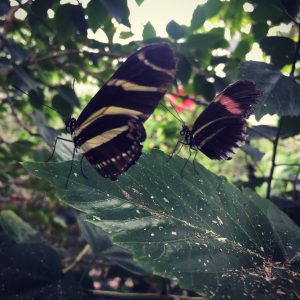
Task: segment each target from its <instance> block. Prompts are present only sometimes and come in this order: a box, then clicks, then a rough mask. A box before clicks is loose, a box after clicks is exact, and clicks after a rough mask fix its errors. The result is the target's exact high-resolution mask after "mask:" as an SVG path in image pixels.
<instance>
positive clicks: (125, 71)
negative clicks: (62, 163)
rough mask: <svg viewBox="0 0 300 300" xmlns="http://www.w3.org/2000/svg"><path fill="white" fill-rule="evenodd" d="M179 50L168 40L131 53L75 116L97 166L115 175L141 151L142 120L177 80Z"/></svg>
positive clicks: (80, 138) (77, 136)
mask: <svg viewBox="0 0 300 300" xmlns="http://www.w3.org/2000/svg"><path fill="white" fill-rule="evenodd" d="M175 72H176V61H175V56H174V53H173V51H172V49H171V48H170V46H169V45H168V44H166V43H160V44H152V45H149V46H146V47H144V48H142V49H140V50H139V51H137V52H136V53H134V54H133V55H131V56H130V57H129V58H128V59H127V60H126V61H125V62H124V63H123V64H122V65H121V66H120V68H119V69H118V70H117V71H116V72H115V73H114V75H113V76H112V77H111V78H110V79H109V80H108V81H107V82H106V84H105V85H104V86H103V87H102V88H101V89H100V90H99V91H98V93H97V94H96V95H95V96H94V97H93V98H92V99H91V101H90V102H89V103H88V105H87V106H86V107H85V108H84V110H83V111H82V113H81V114H80V116H79V118H78V120H77V121H76V126H75V131H74V133H73V139H74V143H75V145H76V146H77V147H80V148H81V150H82V152H83V154H84V155H85V157H86V158H87V159H88V160H89V162H90V163H91V164H92V165H93V166H94V167H95V168H96V169H97V171H98V172H99V173H100V174H101V175H103V176H105V177H109V178H111V179H116V178H117V177H118V175H119V174H121V173H122V172H125V171H126V170H127V169H128V168H129V167H130V166H131V165H132V164H134V163H135V162H136V161H137V160H138V158H139V157H140V155H141V149H142V145H141V144H140V142H142V141H144V140H145V138H146V133H145V129H144V127H143V122H144V121H145V120H146V119H147V118H148V117H149V116H150V115H151V114H152V113H153V111H154V109H155V108H156V106H157V105H158V103H159V101H160V99H161V98H162V97H163V95H164V94H165V92H166V91H167V89H168V87H169V85H170V83H171V82H172V81H173V80H174V76H175Z"/></svg>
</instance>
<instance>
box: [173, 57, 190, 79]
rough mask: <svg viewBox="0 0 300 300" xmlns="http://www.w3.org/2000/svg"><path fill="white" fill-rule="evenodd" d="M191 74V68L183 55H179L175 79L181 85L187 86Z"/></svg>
mask: <svg viewBox="0 0 300 300" xmlns="http://www.w3.org/2000/svg"><path fill="white" fill-rule="evenodd" d="M191 74H192V66H191V64H190V62H189V60H188V59H187V58H186V56H185V55H183V54H182V55H180V56H179V57H178V62H177V73H176V77H177V78H178V79H179V80H180V81H181V82H182V83H183V84H187V83H188V81H189V79H190V77H191Z"/></svg>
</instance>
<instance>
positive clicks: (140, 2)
mask: <svg viewBox="0 0 300 300" xmlns="http://www.w3.org/2000/svg"><path fill="white" fill-rule="evenodd" d="M135 2H136V4H137V5H138V6H141V4H142V3H143V2H144V0H135Z"/></svg>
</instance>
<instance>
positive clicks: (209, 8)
mask: <svg viewBox="0 0 300 300" xmlns="http://www.w3.org/2000/svg"><path fill="white" fill-rule="evenodd" d="M222 6H223V4H222V2H221V1H220V0H209V1H207V2H206V3H205V4H204V5H203V6H202V7H203V9H204V12H205V15H206V18H207V19H210V18H211V17H213V16H215V15H216V14H217V13H218V12H219V11H220V10H221V8H222Z"/></svg>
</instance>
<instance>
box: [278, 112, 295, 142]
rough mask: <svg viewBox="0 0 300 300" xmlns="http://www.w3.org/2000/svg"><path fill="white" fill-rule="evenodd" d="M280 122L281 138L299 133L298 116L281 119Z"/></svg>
mask: <svg viewBox="0 0 300 300" xmlns="http://www.w3.org/2000/svg"><path fill="white" fill-rule="evenodd" d="M280 122H281V137H283V138H288V137H292V136H295V135H297V134H299V133H300V116H298V117H282V118H281V120H280Z"/></svg>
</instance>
